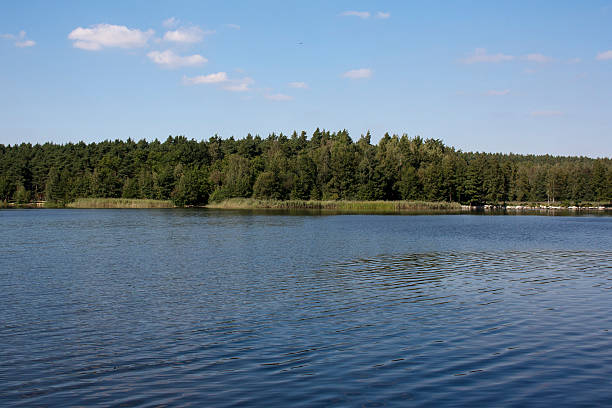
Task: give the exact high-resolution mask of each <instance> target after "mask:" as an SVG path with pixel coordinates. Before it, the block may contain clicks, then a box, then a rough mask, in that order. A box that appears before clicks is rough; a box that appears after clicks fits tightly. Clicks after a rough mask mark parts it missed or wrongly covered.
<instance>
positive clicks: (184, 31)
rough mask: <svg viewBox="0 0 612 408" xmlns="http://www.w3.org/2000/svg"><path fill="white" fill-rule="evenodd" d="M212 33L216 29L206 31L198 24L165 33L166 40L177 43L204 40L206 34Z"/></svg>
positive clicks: (191, 42)
mask: <svg viewBox="0 0 612 408" xmlns="http://www.w3.org/2000/svg"><path fill="white" fill-rule="evenodd" d="M212 33H214V31H204V30H202V29H201V28H200V27H197V26H193V27H181V28H177V29H176V30H173V31H167V32H166V34H164V40H165V41H172V42H176V43H186V44H193V43H198V42H200V41H202V40H203V39H204V36H205V35H206V34H212Z"/></svg>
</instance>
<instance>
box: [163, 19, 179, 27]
mask: <svg viewBox="0 0 612 408" xmlns="http://www.w3.org/2000/svg"><path fill="white" fill-rule="evenodd" d="M178 23H179V20H178V18H176V17H170V18H168V19H166V20H164V22H163V23H162V25H163V26H164V27H166V28H174V27H176V26H177V25H178Z"/></svg>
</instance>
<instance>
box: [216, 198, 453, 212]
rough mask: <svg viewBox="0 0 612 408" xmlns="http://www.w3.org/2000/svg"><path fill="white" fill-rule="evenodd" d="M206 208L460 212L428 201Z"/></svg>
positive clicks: (250, 203) (234, 203)
mask: <svg viewBox="0 0 612 408" xmlns="http://www.w3.org/2000/svg"><path fill="white" fill-rule="evenodd" d="M206 207H208V208H220V209H277V210H284V209H287V210H299V209H307V210H334V211H355V212H360V211H364V212H366V211H370V212H400V211H427V210H432V211H436V210H455V211H458V210H461V204H459V203H448V202H429V201H343V200H339V201H315V200H308V201H307V200H260V199H255V198H231V199H228V200H223V201H221V202H218V203H211V204H208V205H207V206H206Z"/></svg>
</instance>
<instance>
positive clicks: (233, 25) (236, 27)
mask: <svg viewBox="0 0 612 408" xmlns="http://www.w3.org/2000/svg"><path fill="white" fill-rule="evenodd" d="M225 26H226V27H228V28H233V29H234V30H240V26H239V25H238V24H226V25H225Z"/></svg>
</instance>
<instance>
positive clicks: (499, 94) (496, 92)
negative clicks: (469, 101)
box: [487, 89, 510, 96]
mask: <svg viewBox="0 0 612 408" xmlns="http://www.w3.org/2000/svg"><path fill="white" fill-rule="evenodd" d="M509 93H510V90H509V89H504V90H501V91H496V90H494V89H492V90H490V91H487V95H491V96H504V95H508V94H509Z"/></svg>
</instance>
